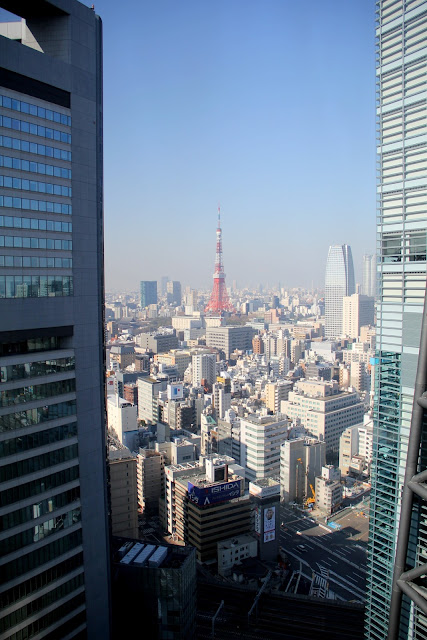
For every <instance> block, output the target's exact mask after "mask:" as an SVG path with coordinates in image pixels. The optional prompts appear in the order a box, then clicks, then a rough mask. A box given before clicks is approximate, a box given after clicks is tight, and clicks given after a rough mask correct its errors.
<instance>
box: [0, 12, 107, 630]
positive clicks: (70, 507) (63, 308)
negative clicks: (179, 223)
mask: <svg viewBox="0 0 427 640" xmlns="http://www.w3.org/2000/svg"><path fill="white" fill-rule="evenodd" d="M0 5H1V6H2V7H3V8H5V9H9V10H11V11H13V12H14V13H15V14H18V15H20V16H22V17H23V18H25V19H26V21H22V22H13V23H9V24H8V25H6V24H0V34H1V35H0V376H1V377H0V637H1V638H13V639H16V640H18V639H24V638H33V637H34V638H45V639H46V640H53V639H59V638H61V639H65V638H86V637H87V636H89V637H90V638H106V639H107V640H108V638H109V636H110V620H109V618H110V595H109V535H108V518H107V513H108V509H107V478H106V442H105V400H104V373H103V372H104V350H103V325H104V322H103V185H102V175H103V171H102V53H101V52H102V32H101V21H100V19H99V18H98V17H97V16H96V14H95V13H94V11H91V10H90V9H89V8H88V7H86V6H84V5H82V4H80V3H79V2H75V1H74V0H70V1H67V2H63V1H62V0H45V1H44V2H30V3H29V2H27V1H26V0H2V1H1V2H0Z"/></svg>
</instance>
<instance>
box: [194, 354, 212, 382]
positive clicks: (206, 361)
mask: <svg viewBox="0 0 427 640" xmlns="http://www.w3.org/2000/svg"><path fill="white" fill-rule="evenodd" d="M215 363H216V355H215V354H214V353H201V354H198V355H194V356H193V360H192V364H193V386H194V387H200V385H201V382H202V380H206V381H207V382H208V384H213V383H214V382H215V378H216V367H215Z"/></svg>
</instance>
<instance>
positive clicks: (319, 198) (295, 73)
mask: <svg viewBox="0 0 427 640" xmlns="http://www.w3.org/2000/svg"><path fill="white" fill-rule="evenodd" d="M85 4H87V5H90V4H91V2H85ZM119 6H120V5H118V3H117V2H116V1H113V0H97V1H96V2H95V10H96V12H97V13H98V14H99V15H100V16H101V17H102V20H103V25H104V153H105V160H104V162H105V165H104V166H105V263H106V284H107V289H108V288H112V287H113V288H124V287H127V288H137V285H138V282H139V280H141V279H144V280H145V279H157V278H160V277H161V276H162V275H168V276H169V277H170V278H171V279H174V280H181V281H182V282H183V284H190V285H191V286H193V287H202V286H209V285H210V283H211V277H212V273H213V267H214V258H215V227H216V211H217V206H218V203H220V204H221V209H222V219H223V248H224V264H225V271H226V273H227V282H228V284H231V281H232V280H236V281H237V282H238V284H240V285H245V284H248V285H250V284H256V283H259V282H263V283H264V284H265V283H267V282H268V283H271V284H272V283H277V282H278V281H280V282H281V283H282V285H287V286H298V285H302V286H309V285H311V282H312V281H314V284H315V285H322V284H323V280H324V268H325V263H326V257H327V252H328V246H329V244H332V243H348V244H350V245H351V246H352V250H353V256H354V261H355V268H356V277H358V275H359V274H360V271H361V268H360V266H361V260H362V255H363V253H366V252H373V251H374V249H375V114H374V107H375V56H374V3H373V2H372V0H357V2H351V1H347V2H343V1H342V0H322V1H321V2H319V0H306V1H305V2H297V3H295V2H293V1H291V0H256V1H254V0H215V1H214V0H210V1H208V0H204V1H201V0H182V1H180V2H177V1H176V0H151V1H146V0H127V1H126V2H125V3H124V4H123V5H122V7H123V9H122V10H121V11H119V10H118V7H119Z"/></svg>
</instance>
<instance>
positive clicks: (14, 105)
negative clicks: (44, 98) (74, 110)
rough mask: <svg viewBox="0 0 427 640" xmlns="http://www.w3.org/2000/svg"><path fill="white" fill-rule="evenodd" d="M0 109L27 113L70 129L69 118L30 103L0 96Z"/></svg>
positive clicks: (63, 114)
mask: <svg viewBox="0 0 427 640" xmlns="http://www.w3.org/2000/svg"><path fill="white" fill-rule="evenodd" d="M0 107H4V108H5V109H12V111H20V112H21V113H28V115H30V116H37V118H44V119H45V120H51V121H52V122H57V123H58V124H65V125H67V126H68V127H71V116H68V115H67V114H65V113H60V112H59V111H53V109H46V108H45V107H39V106H38V105H36V104H32V103H31V102H24V101H23V100H17V99H16V98H9V96H4V95H2V94H0Z"/></svg>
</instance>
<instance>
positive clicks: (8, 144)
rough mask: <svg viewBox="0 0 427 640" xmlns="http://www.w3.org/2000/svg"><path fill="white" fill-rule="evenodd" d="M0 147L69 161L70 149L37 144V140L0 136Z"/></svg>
mask: <svg viewBox="0 0 427 640" xmlns="http://www.w3.org/2000/svg"><path fill="white" fill-rule="evenodd" d="M0 147H4V148H5V149H15V150H16V151H25V152H26V153H36V154H37V155H39V156H46V157H47V158H56V159H57V160H67V161H68V162H71V151H67V149H58V148H57V147H50V146H48V145H46V144H38V143H37V142H28V140H21V139H20V138H12V137H11V136H0Z"/></svg>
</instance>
